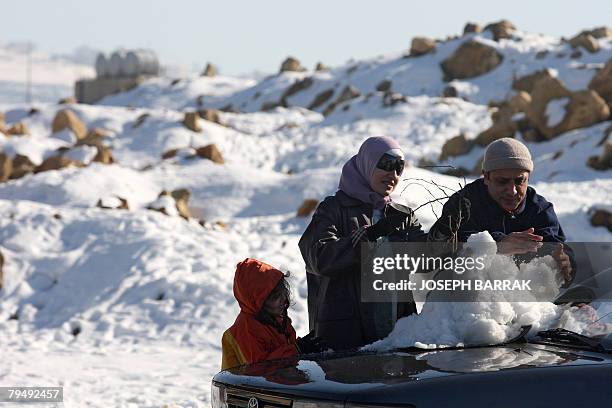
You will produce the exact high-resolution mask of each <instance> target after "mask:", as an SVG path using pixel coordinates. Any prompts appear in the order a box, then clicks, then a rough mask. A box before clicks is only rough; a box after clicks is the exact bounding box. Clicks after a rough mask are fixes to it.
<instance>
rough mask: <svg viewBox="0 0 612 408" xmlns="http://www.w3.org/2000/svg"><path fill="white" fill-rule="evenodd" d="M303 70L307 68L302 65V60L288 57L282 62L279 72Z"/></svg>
mask: <svg viewBox="0 0 612 408" xmlns="http://www.w3.org/2000/svg"><path fill="white" fill-rule="evenodd" d="M302 71H305V69H304V67H302V64H300V61H299V60H298V59H297V58H293V57H288V58H287V59H286V60H284V61H283V63H282V64H281V67H280V71H279V73H282V72H302Z"/></svg>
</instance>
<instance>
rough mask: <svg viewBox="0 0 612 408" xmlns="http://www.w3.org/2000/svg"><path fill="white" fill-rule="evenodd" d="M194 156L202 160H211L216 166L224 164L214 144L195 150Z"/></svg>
mask: <svg viewBox="0 0 612 408" xmlns="http://www.w3.org/2000/svg"><path fill="white" fill-rule="evenodd" d="M196 156H198V157H201V158H203V159H208V160H211V161H213V162H215V163H217V164H224V163H225V160H223V156H222V155H221V151H220V150H219V148H217V145H215V144H209V145H206V146H203V147H199V148H197V149H196Z"/></svg>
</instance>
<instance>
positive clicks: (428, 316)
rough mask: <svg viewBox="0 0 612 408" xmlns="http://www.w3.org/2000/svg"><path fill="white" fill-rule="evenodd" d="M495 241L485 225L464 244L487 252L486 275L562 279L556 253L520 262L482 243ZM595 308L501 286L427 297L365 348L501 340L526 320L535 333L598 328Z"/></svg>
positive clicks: (545, 282) (548, 283)
mask: <svg viewBox="0 0 612 408" xmlns="http://www.w3.org/2000/svg"><path fill="white" fill-rule="evenodd" d="M493 242H494V240H493V238H492V237H491V236H490V235H489V233H488V232H486V231H485V232H481V233H479V234H475V235H472V236H471V237H470V238H469V239H468V246H467V248H464V249H463V251H464V252H465V251H471V253H472V256H475V255H476V256H477V255H480V254H484V253H485V252H486V255H487V256H486V258H485V259H486V261H485V269H484V270H483V271H481V272H479V275H480V276H484V277H485V278H486V279H513V278H514V279H516V278H517V277H519V276H520V277H521V278H526V279H531V280H532V282H534V283H535V284H538V285H542V287H547V288H550V287H553V286H555V287H557V286H558V285H559V284H560V280H559V279H560V278H559V274H558V273H557V268H556V264H555V261H554V260H553V258H552V257H551V256H549V255H548V256H544V257H541V258H534V259H533V260H531V261H530V262H527V263H522V264H520V265H518V266H517V265H516V264H515V262H514V260H513V259H512V258H511V257H508V256H504V255H498V254H496V253H495V247H494V246H490V245H483V244H486V243H493ZM491 248H493V253H491ZM479 252H480V253H479ZM534 287H535V286H534ZM525 300H528V299H525ZM587 309H589V310H587ZM592 311H593V310H592V308H590V307H586V308H581V307H571V306H568V305H555V304H554V303H552V302H536V301H521V302H510V301H507V300H506V299H505V298H504V297H503V294H502V293H500V292H496V291H479V292H477V295H476V298H474V301H473V302H465V301H462V302H443V301H426V302H425V303H424V305H423V307H422V309H421V312H420V313H419V314H414V315H410V316H407V317H404V318H402V319H400V320H398V321H397V323H396V325H395V328H394V329H393V331H392V332H391V334H389V336H388V337H386V338H384V339H382V340H379V341H377V342H374V343H372V344H370V345H367V346H365V347H364V349H366V350H377V351H383V350H389V349H393V348H401V347H413V346H415V347H422V348H437V347H444V346H448V347H453V346H463V345H481V344H499V343H503V342H505V341H508V340H510V339H512V338H513V337H515V336H516V335H518V334H519V333H520V330H521V327H522V326H527V325H531V330H530V332H531V333H535V332H537V331H540V330H546V329H549V328H554V327H564V328H566V329H568V330H572V331H576V332H578V333H585V334H589V333H591V332H592V331H593V330H595V329H596V327H594V325H593V322H594V319H595V317H596V316H597V314H596V313H592Z"/></svg>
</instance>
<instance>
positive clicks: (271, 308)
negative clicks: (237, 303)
mask: <svg viewBox="0 0 612 408" xmlns="http://www.w3.org/2000/svg"><path fill="white" fill-rule="evenodd" d="M263 307H264V309H265V310H266V312H268V313H270V314H271V315H272V316H281V315H282V314H283V313H284V312H285V309H286V308H287V298H286V297H285V295H284V294H283V293H279V294H278V295H276V296H270V297H269V298H268V299H266V302H265V303H264V305H263Z"/></svg>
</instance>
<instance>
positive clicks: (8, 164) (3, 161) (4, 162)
mask: <svg viewBox="0 0 612 408" xmlns="http://www.w3.org/2000/svg"><path fill="white" fill-rule="evenodd" d="M12 172H13V159H11V157H10V156H8V155H7V154H6V153H0V183H4V182H5V181H7V180H8V179H9V178H10V177H11V173H12Z"/></svg>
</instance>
